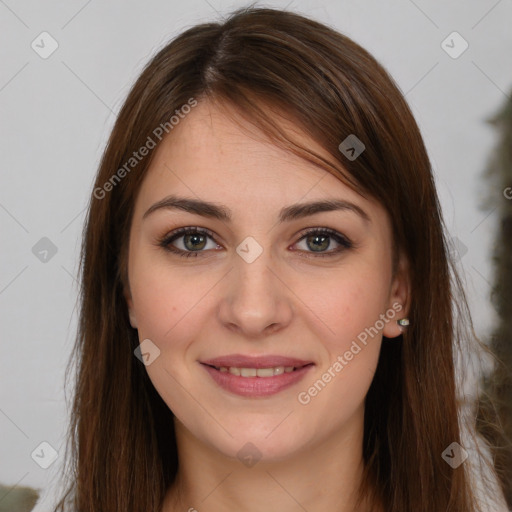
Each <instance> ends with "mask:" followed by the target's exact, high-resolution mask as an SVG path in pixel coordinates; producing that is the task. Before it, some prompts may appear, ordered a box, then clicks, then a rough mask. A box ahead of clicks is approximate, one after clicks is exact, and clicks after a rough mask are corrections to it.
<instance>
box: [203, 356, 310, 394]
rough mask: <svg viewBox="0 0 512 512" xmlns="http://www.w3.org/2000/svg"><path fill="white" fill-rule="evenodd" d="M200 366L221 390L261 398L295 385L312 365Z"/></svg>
mask: <svg viewBox="0 0 512 512" xmlns="http://www.w3.org/2000/svg"><path fill="white" fill-rule="evenodd" d="M201 366H202V367H203V368H204V369H205V370H206V371H207V372H208V374H209V375H210V377H211V378H212V379H213V381H214V382H215V383H216V384H217V385H218V386H219V387H221V388H222V389H224V390H226V391H228V392H230V393H233V394H236V395H239V396H244V397H249V398H262V397H268V396H271V395H275V394H277V393H279V392H281V391H284V390H285V389H288V388H289V387H291V386H293V385H295V384H297V383H298V382H299V381H301V380H302V379H303V378H304V377H305V376H306V374H307V373H308V372H309V371H310V370H311V368H313V366H314V364H313V363H308V364H305V365H304V366H298V367H295V366H274V367H269V368H248V367H236V366H229V367H226V366H218V367H217V366H213V365H209V364H205V363H201Z"/></svg>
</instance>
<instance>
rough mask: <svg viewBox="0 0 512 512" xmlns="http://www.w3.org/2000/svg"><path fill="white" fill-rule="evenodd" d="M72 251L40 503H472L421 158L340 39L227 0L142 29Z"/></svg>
mask: <svg viewBox="0 0 512 512" xmlns="http://www.w3.org/2000/svg"><path fill="white" fill-rule="evenodd" d="M82 258H83V259H82V262H81V263H82V266H81V269H82V276H81V277H82V290H81V301H82V302H81V305H82V307H81V320H80V331H79V336H78V339H77V344H76V347H75V348H76V356H77V362H78V368H77V379H78V380H77V386H76V394H75V402H74V407H73V415H72V422H71V430H70V434H71V435H70V440H71V458H70V461H71V462H72V464H73V466H72V467H71V468H70V471H69V473H68V474H69V475H72V479H73V482H72V484H71V485H70V487H69V489H68V492H67V496H65V497H64V498H63V499H62V501H61V503H60V504H59V506H58V510H66V508H65V507H66V504H67V503H68V502H69V503H70V504H71V509H72V510H77V511H80V512H82V511H91V512H92V511H95V512H97V511H99V510H102V511H109V512H111V511H123V512H134V511H146V512H147V511H155V512H157V511H158V512H174V511H177V510H189V511H193V510H198V511H200V512H201V511H216V512H217V511H224V510H246V511H259V510H269V509H271V510H290V511H291V510H301V509H302V510H308V511H316V510H336V511H339V512H348V511H355V510H357V511H365V512H366V511H383V512H384V511H385V512H388V511H393V512H406V511H407V512H410V511H411V510H414V511H415V512H423V511H425V512H426V511H427V510H428V511H429V512H431V511H432V510H435V511H448V510H450V511H454V512H476V511H477V510H481V508H480V507H479V503H478V497H477V495H476V493H475V492H474V491H473V487H474V483H475V482H474V481H472V474H473V473H472V471H471V470H470V468H471V466H470V459H467V455H468V453H467V451H468V450H465V448H464V446H463V444H464V442H463V431H462V430H461V426H460V425H459V422H458V411H459V408H458V402H457V389H458V388H457V382H456V378H455V370H454V363H453V361H454V356H455V355H456V353H457V352H456V351H457V350H458V343H459V341H464V342H466V341H467V339H466V338H465V337H464V336H465V334H466V332H465V331H464V330H463V329H459V328H458V327H459V325H458V322H457V320H458V318H455V317H454V316H453V312H452V306H453V304H459V311H461V312H462V313H464V312H465V311H466V309H465V302H464V296H463V294H462V292H461V298H460V302H459V303H456V302H454V300H455V299H454V297H455V291H456V290H457V286H458V279H457V277H456V273H454V274H453V275H450V270H449V261H448V256H447V249H446V241H445V238H444V235H443V224H442V218H441V213H440V207H439V203H438V198H437V195H436V191H435V187H434V181H433V178H432V174H431V167H430V163H429V160H428V157H427V153H426V150H425V147H424V144H423V141H422V138H421V135H420V132H419V129H418V127H417V125H416V123H415V121H414V119H413V117H412V114H411V112H410V110H409V108H408V106H407V104H406V102H405V100H404V98H403V96H402V95H401V93H400V91H399V89H398V88H397V86H396V85H395V84H394V82H393V80H392V79H391V78H390V76H389V75H388V74H387V73H386V71H385V70H384V69H383V68H382V67H381V66H380V65H379V64H378V63H377V62H376V61H375V59H374V58H373V57H372V56H370V55H369V54H368V53H367V52H366V51H365V50H364V49H362V48H361V47H360V46H358V45H357V44H356V43H354V42H353V41H351V40H350V39H348V38H347V37H345V36H343V35H341V34H339V33H337V32H335V31H334V30H332V29H330V28H328V27H326V26H324V25H321V24H319V23H316V22H314V21H311V20H308V19H306V18H304V17H301V16H299V15H296V14H292V13H290V12H283V11H278V10H271V9H255V8H249V9H244V10H240V11H237V12H235V13H234V14H233V15H232V16H231V17H230V18H229V19H228V20H227V21H226V22H225V23H222V24H218V23H210V24H204V25H199V26H196V27H192V28H191V29H189V30H187V31H186V32H184V33H183V34H181V35H180V36H179V37H177V38H176V39H175V40H174V41H172V42H171V43H170V44H168V45H167V46H166V47H165V48H163V49H162V50H161V51H160V52H159V53H158V54H157V55H156V56H155V57H154V58H153V59H152V60H151V62H150V63H149V64H148V65H147V67H146V68H145V70H144V71H143V73H142V74H141V76H140V77H139V79H138V80H137V82H136V83H135V85H134V86H133V88H132V90H131V92H130V93H129V95H128V98H127V100H126V102H125V104H124V106H123V108H122V110H121V112H120V115H119V118H118V120H117V122H116V124H115V126H114V129H113V131H112V134H111V137H110V140H109V143H108V146H107V148H106V151H105V154H104V157H103V159H102V162H101V165H100V169H99V172H98V176H97V179H96V183H95V187H94V191H93V194H92V197H91V203H90V207H89V215H88V219H87V224H86V228H85V232H84V240H83V257H82ZM466 325H468V326H470V320H469V318H468V319H467V320H466ZM467 330H468V332H469V331H470V329H469V328H468V329H467ZM466 448H467V446H466ZM479 460H481V461H484V458H483V456H481V458H480V459H479ZM489 469H492V468H489Z"/></svg>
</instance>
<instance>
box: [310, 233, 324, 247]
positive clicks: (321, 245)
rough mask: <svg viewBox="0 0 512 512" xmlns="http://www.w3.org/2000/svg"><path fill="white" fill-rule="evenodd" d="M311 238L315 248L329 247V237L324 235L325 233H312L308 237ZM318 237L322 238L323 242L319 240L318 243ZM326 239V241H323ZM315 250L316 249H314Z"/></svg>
mask: <svg viewBox="0 0 512 512" xmlns="http://www.w3.org/2000/svg"><path fill="white" fill-rule="evenodd" d="M311 238H312V239H313V240H314V244H316V247H317V248H320V249H327V248H328V247H329V237H328V236H326V235H312V236H311V237H310V239H311ZM319 239H323V242H320V244H318V243H317V242H318V240H319ZM326 241H327V243H325V242H326ZM314 250H315V251H316V250H317V249H314Z"/></svg>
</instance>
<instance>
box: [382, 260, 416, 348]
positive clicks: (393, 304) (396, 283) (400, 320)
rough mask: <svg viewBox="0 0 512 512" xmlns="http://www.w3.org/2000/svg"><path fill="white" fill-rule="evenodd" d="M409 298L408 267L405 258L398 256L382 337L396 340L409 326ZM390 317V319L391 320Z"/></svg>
mask: <svg viewBox="0 0 512 512" xmlns="http://www.w3.org/2000/svg"><path fill="white" fill-rule="evenodd" d="M410 296H411V285H410V277H409V265H408V262H407V260H406V258H405V257H404V256H403V255H400V260H399V263H398V268H397V271H396V274H395V277H394V279H393V283H392V286H391V293H390V298H389V306H388V307H389V309H388V311H389V312H393V313H394V315H393V314H390V315H389V318H390V321H389V322H388V323H387V324H386V325H385V327H384V329H383V332H382V333H383V335H384V336H386V338H396V337H397V336H400V334H402V333H403V332H405V330H406V329H407V326H408V325H409V320H408V313H409V304H410ZM391 316H392V318H391Z"/></svg>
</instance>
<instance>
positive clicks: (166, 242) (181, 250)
mask: <svg viewBox="0 0 512 512" xmlns="http://www.w3.org/2000/svg"><path fill="white" fill-rule="evenodd" d="M209 238H210V239H211V240H212V241H213V242H215V239H214V236H213V233H212V232H211V231H210V230H209V229H205V228H199V227H186V228H179V229H177V230H175V231H172V232H171V233H169V234H168V235H166V236H165V237H164V238H162V239H161V240H159V242H158V245H160V246H161V247H163V248H164V249H165V250H167V251H169V252H172V253H174V254H177V255H178V256H184V257H186V258H187V257H191V256H193V257H197V256H198V255H199V253H200V252H204V251H203V249H216V248H218V247H220V246H219V245H218V244H217V243H213V247H208V239H209ZM176 241H178V243H177V244H176V245H178V247H176V245H173V243H174V242H176Z"/></svg>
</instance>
